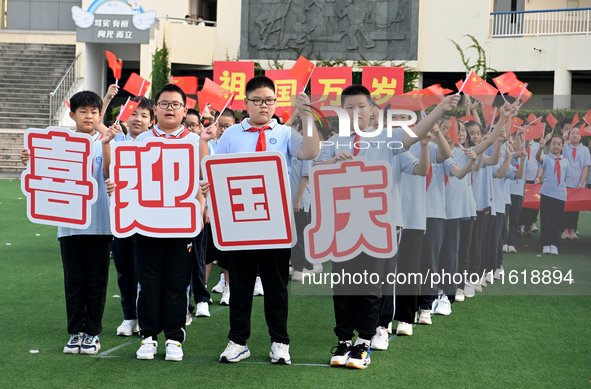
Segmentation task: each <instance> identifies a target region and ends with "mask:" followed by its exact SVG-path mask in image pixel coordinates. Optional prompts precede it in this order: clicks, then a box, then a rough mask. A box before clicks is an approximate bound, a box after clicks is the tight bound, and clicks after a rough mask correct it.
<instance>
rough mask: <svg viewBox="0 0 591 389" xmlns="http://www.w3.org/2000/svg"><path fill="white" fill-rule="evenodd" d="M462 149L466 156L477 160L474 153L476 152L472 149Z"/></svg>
mask: <svg viewBox="0 0 591 389" xmlns="http://www.w3.org/2000/svg"><path fill="white" fill-rule="evenodd" d="M462 151H463V152H464V154H466V157H468V158H470V159H473V160H477V159H478V155H477V154H476V152H475V151H474V150H472V149H462Z"/></svg>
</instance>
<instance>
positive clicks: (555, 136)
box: [548, 134, 564, 146]
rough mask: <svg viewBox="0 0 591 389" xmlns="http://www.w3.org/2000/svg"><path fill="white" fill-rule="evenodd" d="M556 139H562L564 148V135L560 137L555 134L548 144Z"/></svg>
mask: <svg viewBox="0 0 591 389" xmlns="http://www.w3.org/2000/svg"><path fill="white" fill-rule="evenodd" d="M554 138H558V139H560V140H561V141H562V145H563V146H564V138H562V135H558V134H553V135H552V138H550V142H549V143H548V145H549V144H550V143H552V139H554Z"/></svg>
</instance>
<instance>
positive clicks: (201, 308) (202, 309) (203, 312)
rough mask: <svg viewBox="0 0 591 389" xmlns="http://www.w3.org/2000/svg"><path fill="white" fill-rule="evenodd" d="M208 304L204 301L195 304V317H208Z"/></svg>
mask: <svg viewBox="0 0 591 389" xmlns="http://www.w3.org/2000/svg"><path fill="white" fill-rule="evenodd" d="M209 316H210V315H209V304H208V303H207V302H206V301H204V302H201V303H197V309H196V310H195V317H209Z"/></svg>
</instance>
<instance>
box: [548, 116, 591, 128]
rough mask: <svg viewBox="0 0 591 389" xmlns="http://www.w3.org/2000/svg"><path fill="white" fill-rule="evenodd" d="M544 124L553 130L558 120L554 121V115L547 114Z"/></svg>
mask: <svg viewBox="0 0 591 389" xmlns="http://www.w3.org/2000/svg"><path fill="white" fill-rule="evenodd" d="M589 112H591V111H589ZM546 122H548V124H549V125H550V127H552V129H553V130H554V128H555V127H556V123H558V120H556V119H555V118H554V115H552V112H550V113H549V114H548V116H546Z"/></svg>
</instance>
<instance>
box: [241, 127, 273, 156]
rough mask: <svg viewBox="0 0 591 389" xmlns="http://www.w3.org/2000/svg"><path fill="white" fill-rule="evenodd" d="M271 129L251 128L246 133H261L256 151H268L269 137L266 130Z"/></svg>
mask: <svg viewBox="0 0 591 389" xmlns="http://www.w3.org/2000/svg"><path fill="white" fill-rule="evenodd" d="M270 129H271V127H269V126H263V127H261V128H258V127H250V128H249V129H247V130H246V131H248V132H256V131H258V132H259V139H258V140H257V147H256V149H255V151H267V137H266V136H265V130H270Z"/></svg>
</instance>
